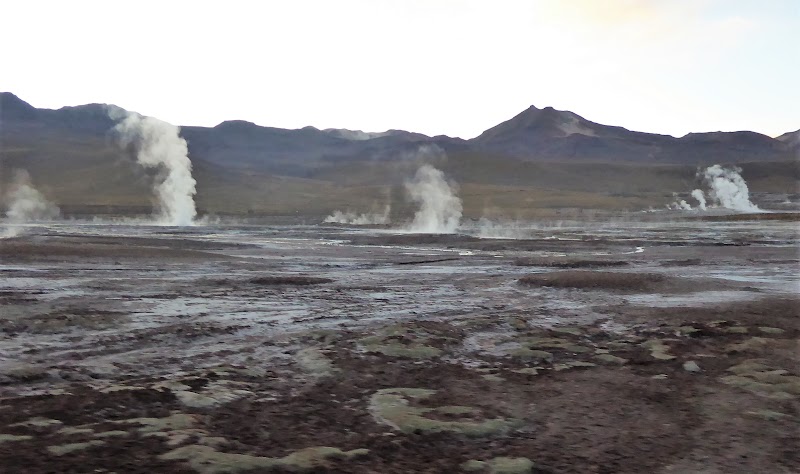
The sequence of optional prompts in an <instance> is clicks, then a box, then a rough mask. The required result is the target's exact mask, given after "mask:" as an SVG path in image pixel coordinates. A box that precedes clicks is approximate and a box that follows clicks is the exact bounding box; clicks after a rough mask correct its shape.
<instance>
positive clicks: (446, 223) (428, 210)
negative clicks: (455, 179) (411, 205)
mask: <svg viewBox="0 0 800 474" xmlns="http://www.w3.org/2000/svg"><path fill="white" fill-rule="evenodd" d="M405 186H406V192H407V193H408V196H409V198H410V199H411V200H412V201H414V202H415V203H417V204H419V210H418V211H417V212H416V213H415V214H414V220H413V221H412V222H411V225H410V227H409V231H411V232H417V233H426V234H451V233H453V232H455V231H456V229H458V226H459V223H460V221H461V212H462V206H461V199H460V198H459V197H458V196H456V195H455V190H454V189H453V187H451V185H450V184H449V183H448V182H447V180H445V178H444V173H442V172H441V171H440V170H438V169H436V168H434V167H433V166H431V165H429V164H425V165H422V166H420V167H419V169H417V173H416V174H415V175H414V178H413V179H412V180H410V181H408V182H406V184H405Z"/></svg>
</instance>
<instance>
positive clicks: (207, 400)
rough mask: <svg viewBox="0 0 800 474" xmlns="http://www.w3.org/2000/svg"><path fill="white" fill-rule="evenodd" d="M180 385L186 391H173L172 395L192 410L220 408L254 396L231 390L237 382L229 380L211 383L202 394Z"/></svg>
mask: <svg viewBox="0 0 800 474" xmlns="http://www.w3.org/2000/svg"><path fill="white" fill-rule="evenodd" d="M180 385H181V386H183V387H186V389H185V390H183V389H182V390H175V389H173V390H172V393H173V394H174V395H175V397H176V398H177V399H178V401H180V402H181V403H182V404H183V405H185V406H187V407H192V408H208V407H214V406H219V405H223V404H225V403H230V402H232V401H234V400H238V399H240V398H243V397H246V396H248V395H252V394H253V393H252V392H250V391H249V390H242V389H236V388H231V385H235V382H232V381H229V380H219V381H214V382H211V383H209V384H207V385H206V386H205V387H203V389H202V393H196V392H194V391H192V390H191V387H189V386H187V385H183V384H180Z"/></svg>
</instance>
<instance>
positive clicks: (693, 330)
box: [678, 326, 700, 336]
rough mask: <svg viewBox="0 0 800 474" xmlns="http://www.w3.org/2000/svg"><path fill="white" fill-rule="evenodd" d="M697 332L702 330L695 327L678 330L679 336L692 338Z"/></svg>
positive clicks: (682, 327) (684, 327)
mask: <svg viewBox="0 0 800 474" xmlns="http://www.w3.org/2000/svg"><path fill="white" fill-rule="evenodd" d="M696 332H700V330H699V329H697V328H696V327H694V326H681V327H679V328H678V334H679V335H683V336H691V335H692V334H694V333H696Z"/></svg>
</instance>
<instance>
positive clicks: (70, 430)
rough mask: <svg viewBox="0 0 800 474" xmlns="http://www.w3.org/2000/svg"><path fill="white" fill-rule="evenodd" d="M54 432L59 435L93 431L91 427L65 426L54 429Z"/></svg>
mask: <svg viewBox="0 0 800 474" xmlns="http://www.w3.org/2000/svg"><path fill="white" fill-rule="evenodd" d="M56 433H58V434H61V435H66V436H69V435H82V434H90V433H94V430H93V429H91V428H80V427H77V426H65V427H63V428H61V429H60V430H58V431H56Z"/></svg>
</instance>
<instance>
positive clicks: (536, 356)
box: [509, 347, 553, 362]
mask: <svg viewBox="0 0 800 474" xmlns="http://www.w3.org/2000/svg"><path fill="white" fill-rule="evenodd" d="M509 355H512V356H514V357H521V358H523V359H531V360H537V361H543V362H552V361H553V354H552V353H550V352H547V351H539V350H533V349H528V348H527V347H520V348H518V349H513V350H511V351H509Z"/></svg>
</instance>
